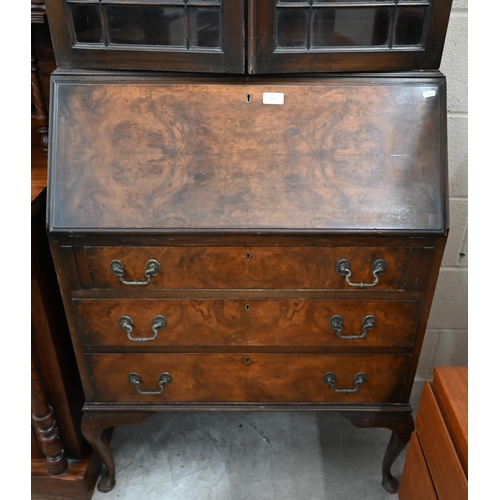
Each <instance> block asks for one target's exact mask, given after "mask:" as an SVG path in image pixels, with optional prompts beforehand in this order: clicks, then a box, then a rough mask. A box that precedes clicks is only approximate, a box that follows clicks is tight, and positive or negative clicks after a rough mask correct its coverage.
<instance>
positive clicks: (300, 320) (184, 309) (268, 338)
mask: <svg viewBox="0 0 500 500" xmlns="http://www.w3.org/2000/svg"><path fill="white" fill-rule="evenodd" d="M73 305H74V308H75V312H76V317H77V322H78V326H79V332H80V338H81V342H82V344H83V345H88V346H129V347H130V346H337V347H353V346H354V347H367V346H401V347H410V346H411V345H412V344H413V338H414V335H415V331H416V327H417V324H418V314H419V310H420V302H418V301H362V300H339V301H326V300H248V301H245V300H111V299H109V300H105V299H104V300H78V299H75V300H74V301H73ZM350 337H355V338H350Z"/></svg>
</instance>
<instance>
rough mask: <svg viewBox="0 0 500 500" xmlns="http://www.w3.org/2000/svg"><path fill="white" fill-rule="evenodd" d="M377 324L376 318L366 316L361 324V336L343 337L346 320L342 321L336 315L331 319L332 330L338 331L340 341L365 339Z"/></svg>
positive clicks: (340, 317)
mask: <svg viewBox="0 0 500 500" xmlns="http://www.w3.org/2000/svg"><path fill="white" fill-rule="evenodd" d="M376 324H377V320H376V319H375V316H371V315H370V316H366V317H365V318H364V319H363V322H362V323H361V327H362V331H363V333H360V334H359V335H342V329H343V328H344V320H343V319H342V316H338V315H335V316H332V317H331V318H330V328H331V329H332V330H336V331H337V337H338V338H339V339H345V340H355V339H364V338H365V337H366V334H367V333H368V330H371V329H372V328H373V327H374V326H375V325H376Z"/></svg>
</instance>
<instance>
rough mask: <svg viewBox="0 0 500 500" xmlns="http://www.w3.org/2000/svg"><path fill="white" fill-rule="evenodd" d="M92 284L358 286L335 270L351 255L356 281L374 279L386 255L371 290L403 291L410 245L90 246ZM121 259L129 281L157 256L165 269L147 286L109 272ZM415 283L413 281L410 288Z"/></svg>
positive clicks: (141, 274) (139, 275)
mask: <svg viewBox="0 0 500 500" xmlns="http://www.w3.org/2000/svg"><path fill="white" fill-rule="evenodd" d="M85 254H86V257H87V264H88V270H89V273H90V279H91V282H92V287H93V288H97V289H99V288H112V289H115V288H117V289H128V290H133V289H139V290H144V291H146V290H154V289H183V288H199V289H201V288H217V289H236V288H266V289H312V288H316V289H340V290H349V289H350V290H351V291H354V290H359V288H356V287H352V286H350V285H348V284H347V283H346V279H345V276H341V275H340V274H338V273H337V271H336V266H337V263H338V262H339V261H340V260H341V259H347V260H348V261H349V262H350V266H351V273H352V276H351V281H353V282H363V283H373V282H374V276H373V263H374V262H375V261H376V260H377V259H383V260H384V261H385V262H386V264H387V270H386V271H385V273H384V274H382V275H381V276H380V277H379V282H378V284H377V285H375V286H374V287H370V288H367V289H366V290H372V291H376V290H403V289H405V288H406V286H407V276H408V269H409V266H410V261H411V256H412V249H411V248H405V247H403V248H391V247H389V248H384V247H366V248H349V247H285V246H283V247H271V248H269V247H246V248H245V247H225V246H217V247H167V246H165V247H147V246H142V247H140V246H133V247H132V246H129V247H121V246H116V247H86V248H85ZM115 259H117V260H120V261H121V262H122V263H123V265H124V269H125V277H124V279H125V280H126V281H144V280H145V277H144V273H145V271H146V263H147V262H148V261H149V260H150V259H155V260H156V261H157V262H158V263H159V264H160V267H161V269H160V273H159V274H158V275H157V276H154V277H152V278H151V282H150V283H149V284H148V285H146V286H143V285H139V286H131V285H125V284H123V283H121V281H120V279H119V277H118V276H115V275H114V274H113V273H112V272H111V270H110V264H111V262H112V261H113V260H115ZM412 285H413V283H409V284H408V286H409V287H411V286H412Z"/></svg>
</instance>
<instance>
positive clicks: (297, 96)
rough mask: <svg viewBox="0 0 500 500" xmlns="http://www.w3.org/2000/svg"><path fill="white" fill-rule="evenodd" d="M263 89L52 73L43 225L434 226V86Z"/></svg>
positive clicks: (438, 85) (439, 179)
mask: <svg viewBox="0 0 500 500" xmlns="http://www.w3.org/2000/svg"><path fill="white" fill-rule="evenodd" d="M271 83H272V82H271ZM271 83H269V84H254V85H248V84H241V85H234V84H233V85H224V84H210V85H208V84H207V85H203V84H198V85H196V84H183V83H182V82H179V81H177V83H170V82H169V80H168V78H165V79H156V81H155V82H154V83H151V82H150V83H148V82H147V81H144V80H141V79H140V78H137V79H132V78H131V79H130V81H129V82H128V83H127V82H125V83H123V82H121V83H99V82H98V81H97V82H94V81H92V80H88V79H87V80H85V82H82V83H79V80H78V78H75V79H73V81H71V83H67V82H64V81H61V82H58V81H57V78H56V79H55V86H54V96H55V99H54V101H55V102H56V105H55V107H54V109H53V114H54V122H53V125H54V127H53V128H54V130H53V134H52V137H53V138H54V143H53V150H54V155H53V160H52V162H51V165H50V169H51V199H50V213H51V216H50V226H51V228H52V229H59V230H62V229H68V230H77V229H81V230H97V229H98V230H100V231H102V230H105V229H120V228H121V229H146V230H148V231H157V232H158V231H162V230H180V229H183V230H185V229H188V230H189V229H192V230H194V229H218V230H236V229H237V230H242V229H254V230H258V229H262V230H266V229H268V230H271V229H284V230H302V229H308V230H311V229H322V230H343V229H349V230H374V229H379V230H382V229H383V230H417V231H421V232H423V231H430V232H443V231H444V213H443V211H444V202H443V190H444V184H443V183H444V174H443V171H444V166H443V164H442V162H443V153H442V148H443V145H444V144H446V124H445V123H443V121H442V120H441V119H440V116H441V113H442V109H443V108H442V107H443V106H444V105H445V99H444V98H443V97H444V87H443V85H442V82H440V81H437V82H431V81H429V80H427V81H418V80H416V79H413V80H411V81H397V80H395V81H394V82H392V83H387V81H385V82H381V83H378V82H377V80H376V79H373V78H371V79H367V81H366V83H369V85H367V84H365V82H361V83H360V82H359V79H358V81H357V82H352V83H350V82H349V81H346V80H345V79H344V80H342V84H338V83H335V81H334V80H332V81H331V82H330V83H329V84H316V85H312V84H307V85H306V84H301V85H297V84H291V83H289V84H283V83H281V84H271ZM264 92H278V93H283V94H284V104H283V105H266V104H263V93H264ZM248 101H250V102H248Z"/></svg>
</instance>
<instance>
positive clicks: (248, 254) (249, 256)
mask: <svg viewBox="0 0 500 500" xmlns="http://www.w3.org/2000/svg"><path fill="white" fill-rule="evenodd" d="M251 258H252V254H251V253H250V252H249V253H247V254H246V259H247V260H250V259H251Z"/></svg>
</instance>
